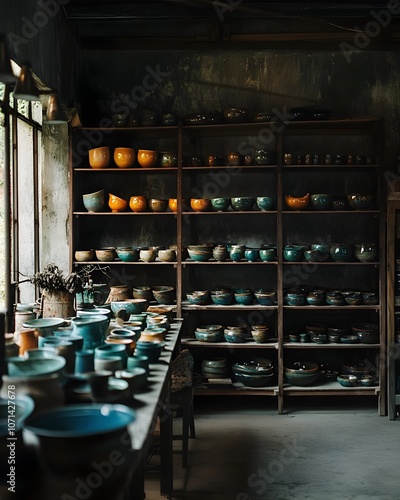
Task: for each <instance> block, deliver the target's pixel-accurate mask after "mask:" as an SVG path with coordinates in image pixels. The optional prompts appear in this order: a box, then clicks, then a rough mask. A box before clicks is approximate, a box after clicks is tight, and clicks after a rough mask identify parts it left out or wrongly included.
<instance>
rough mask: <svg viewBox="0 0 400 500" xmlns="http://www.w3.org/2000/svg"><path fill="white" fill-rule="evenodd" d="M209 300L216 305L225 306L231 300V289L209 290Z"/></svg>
mask: <svg viewBox="0 0 400 500" xmlns="http://www.w3.org/2000/svg"><path fill="white" fill-rule="evenodd" d="M211 300H212V301H213V303H214V304H216V305H219V306H227V305H229V304H230V303H231V302H232V300H233V291H231V290H230V291H228V290H226V291H223V290H217V291H212V292H211Z"/></svg>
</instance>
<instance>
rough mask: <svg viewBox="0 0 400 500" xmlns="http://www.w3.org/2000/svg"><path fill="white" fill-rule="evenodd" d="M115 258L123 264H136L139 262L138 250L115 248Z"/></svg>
mask: <svg viewBox="0 0 400 500" xmlns="http://www.w3.org/2000/svg"><path fill="white" fill-rule="evenodd" d="M117 257H118V258H119V259H120V260H122V261H123V262H137V261H138V260H139V249H138V248H117Z"/></svg>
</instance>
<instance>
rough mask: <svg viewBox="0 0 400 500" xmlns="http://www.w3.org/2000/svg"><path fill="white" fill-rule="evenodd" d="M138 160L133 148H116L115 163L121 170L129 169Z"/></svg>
mask: <svg viewBox="0 0 400 500" xmlns="http://www.w3.org/2000/svg"><path fill="white" fill-rule="evenodd" d="M135 160H136V153H135V150H134V149H132V148H115V149H114V162H115V164H116V165H117V167H119V168H129V167H131V166H132V165H133V164H134V163H135Z"/></svg>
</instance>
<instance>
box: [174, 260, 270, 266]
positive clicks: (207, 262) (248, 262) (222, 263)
mask: <svg viewBox="0 0 400 500" xmlns="http://www.w3.org/2000/svg"><path fill="white" fill-rule="evenodd" d="M186 264H189V265H196V266H197V265H200V266H203V265H209V264H213V265H226V264H232V265H236V264H247V265H251V264H267V265H268V264H272V265H275V266H276V265H277V264H278V262H277V261H275V260H273V261H270V262H267V261H263V260H257V261H255V262H250V261H248V260H245V259H242V260H239V261H234V260H231V259H227V260H225V261H223V262H220V261H218V260H215V259H210V260H206V261H205V262H202V261H198V260H193V259H186V260H183V261H182V265H183V266H185V265H186Z"/></svg>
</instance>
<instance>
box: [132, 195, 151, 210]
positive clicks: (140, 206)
mask: <svg viewBox="0 0 400 500" xmlns="http://www.w3.org/2000/svg"><path fill="white" fill-rule="evenodd" d="M129 206H130V208H131V210H132V212H144V211H145V210H146V207H147V200H146V198H145V197H144V196H131V198H130V200H129Z"/></svg>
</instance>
